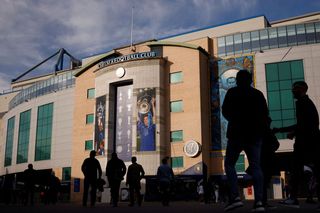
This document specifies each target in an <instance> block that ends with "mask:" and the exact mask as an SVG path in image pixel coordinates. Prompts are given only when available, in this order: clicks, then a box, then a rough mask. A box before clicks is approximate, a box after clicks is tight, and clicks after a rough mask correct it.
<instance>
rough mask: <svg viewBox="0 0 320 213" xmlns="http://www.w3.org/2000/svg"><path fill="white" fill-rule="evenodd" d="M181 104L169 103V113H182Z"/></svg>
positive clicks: (179, 102) (177, 102)
mask: <svg viewBox="0 0 320 213" xmlns="http://www.w3.org/2000/svg"><path fill="white" fill-rule="evenodd" d="M182 111H183V103H182V101H172V102H170V112H182Z"/></svg>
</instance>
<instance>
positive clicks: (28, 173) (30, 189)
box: [23, 163, 37, 206]
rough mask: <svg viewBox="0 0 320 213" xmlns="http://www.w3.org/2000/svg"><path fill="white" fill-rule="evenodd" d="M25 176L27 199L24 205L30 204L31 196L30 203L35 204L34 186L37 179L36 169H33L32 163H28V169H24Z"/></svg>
mask: <svg viewBox="0 0 320 213" xmlns="http://www.w3.org/2000/svg"><path fill="white" fill-rule="evenodd" d="M23 177H24V189H25V200H24V205H28V203H29V198H30V204H31V206H33V204H34V203H33V200H34V187H35V181H36V178H37V177H36V170H34V169H33V165H32V164H31V163H30V164H28V169H26V170H24V172H23Z"/></svg>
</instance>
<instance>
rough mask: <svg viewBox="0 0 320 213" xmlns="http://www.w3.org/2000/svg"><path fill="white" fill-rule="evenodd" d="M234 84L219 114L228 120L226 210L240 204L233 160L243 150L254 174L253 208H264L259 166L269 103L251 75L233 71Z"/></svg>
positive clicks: (245, 72) (234, 160) (262, 209)
mask: <svg viewBox="0 0 320 213" xmlns="http://www.w3.org/2000/svg"><path fill="white" fill-rule="evenodd" d="M236 82H237V86H236V87H234V88H231V89H229V90H228V91H227V94H226V96H225V99H224V102H223V105H222V114H223V116H224V117H225V118H226V120H227V121H228V128H227V138H228V144H227V150H226V156H225V162H224V166H225V172H226V175H227V179H228V183H229V185H230V194H229V203H228V204H227V206H226V207H225V211H230V210H233V209H235V208H238V207H242V206H243V202H242V201H241V199H240V194H239V187H238V181H237V180H238V177H237V173H236V170H235V164H236V162H237V160H238V158H239V155H240V153H241V152H242V151H244V152H245V153H246V155H247V158H248V161H249V166H250V168H251V170H252V174H253V181H254V184H253V187H254V199H255V202H254V206H253V211H265V208H264V206H263V203H262V198H263V173H262V170H261V166H260V153H261V146H262V138H263V136H264V134H265V131H266V129H267V118H268V107H267V103H266V100H265V98H264V96H263V94H262V92H260V91H259V90H257V89H255V88H253V87H251V84H252V75H251V73H249V72H248V71H247V70H240V71H239V72H238V73H237V75H236Z"/></svg>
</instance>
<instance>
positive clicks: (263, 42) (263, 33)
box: [260, 30, 269, 50]
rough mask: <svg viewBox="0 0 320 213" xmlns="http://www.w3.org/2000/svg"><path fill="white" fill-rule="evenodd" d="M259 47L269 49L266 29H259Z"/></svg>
mask: <svg viewBox="0 0 320 213" xmlns="http://www.w3.org/2000/svg"><path fill="white" fill-rule="evenodd" d="M260 48H261V50H266V49H269V37H268V30H260Z"/></svg>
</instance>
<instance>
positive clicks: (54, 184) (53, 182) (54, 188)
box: [47, 171, 61, 204]
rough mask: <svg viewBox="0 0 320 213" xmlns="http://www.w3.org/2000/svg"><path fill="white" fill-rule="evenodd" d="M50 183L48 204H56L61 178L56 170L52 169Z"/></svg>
mask: <svg viewBox="0 0 320 213" xmlns="http://www.w3.org/2000/svg"><path fill="white" fill-rule="evenodd" d="M48 182H49V184H48V191H47V193H48V201H47V202H48V204H50V203H52V204H56V203H57V201H58V194H59V192H60V186H61V184H60V180H59V178H58V177H57V176H56V175H55V172H54V171H51V174H50V177H49V181H48Z"/></svg>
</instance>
